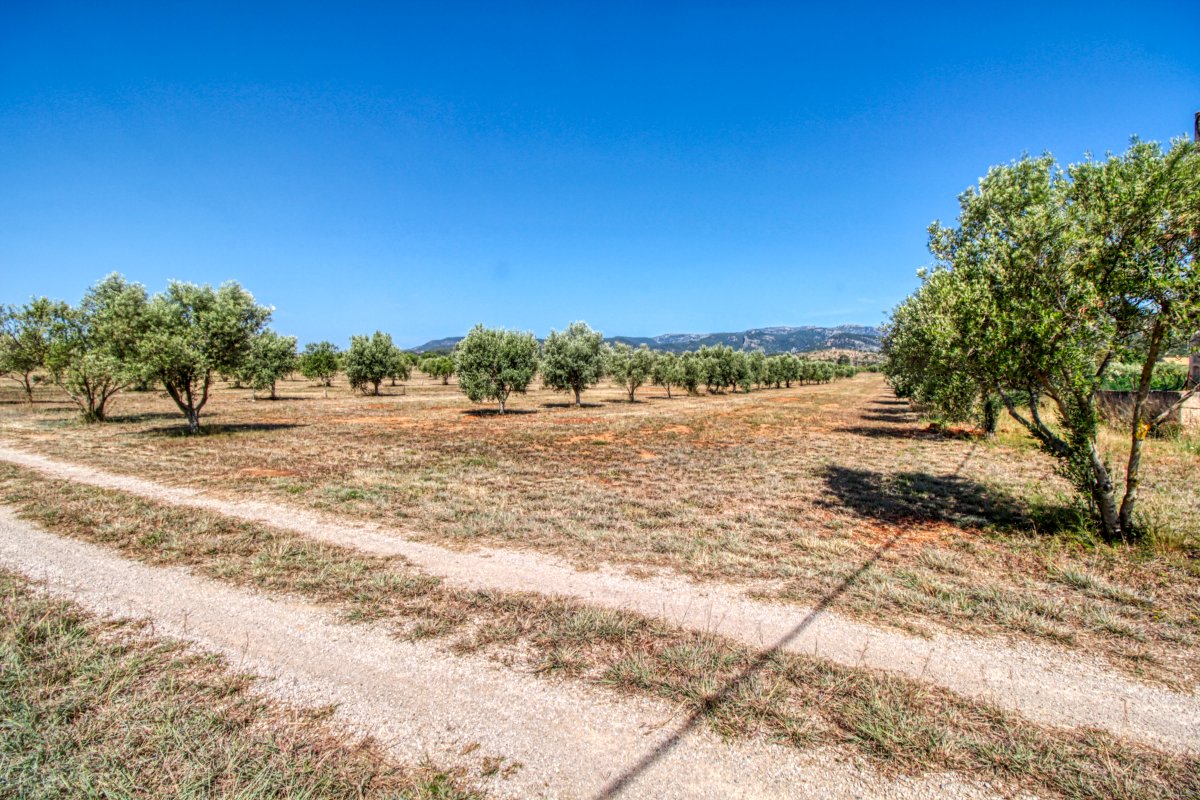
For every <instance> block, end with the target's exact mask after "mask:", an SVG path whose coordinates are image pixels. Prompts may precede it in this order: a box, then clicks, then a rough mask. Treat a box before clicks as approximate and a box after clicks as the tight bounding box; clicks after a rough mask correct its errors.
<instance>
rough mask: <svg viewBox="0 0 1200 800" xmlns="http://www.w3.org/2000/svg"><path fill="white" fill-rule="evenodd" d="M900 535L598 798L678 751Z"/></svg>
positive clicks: (614, 792) (615, 792) (608, 795)
mask: <svg viewBox="0 0 1200 800" xmlns="http://www.w3.org/2000/svg"><path fill="white" fill-rule="evenodd" d="M899 538H900V534H899V533H895V534H892V537H891V538H890V539H888V540H887V541H886V542H884V543H883V544H882V545H880V546H879V547H878V548H877V549H876V550H875V552H874V553H872V555H871V557H870V558H868V559H867V560H866V561H864V562H863V563H862V564H860V565H859V567H858V569H856V570H854V572H853V573H851V574H850V575H849V576H847V578H846V579H845V580H844V581H842V582H841V583H840V584H838V586H837V588H836V589H834V590H833V591H832V592H830V593H829V594H827V595H825V596H824V597H823V598H821V602H819V603H817V605H815V606H814V607H813V608H812V609H811V610H809V612H808V613H807V614H805V615H804V618H803V619H801V620H800V621H799V622H798V623H796V626H795V627H793V628H792V629H791V630H790V631H788V632H787V634H785V635H784V636H783V637H781V638H780V639H779V641H777V642H776V643H775V644H774V645H773V646H772V647H771V648H770V649H769V650H764V651H763V652H762V653H760V654H759V655H758V656H757V657H756V658H755V659H754V661H753V662H751V664H750V666H748V667H747V668H746V669H745V670H744V671H743V672H742V674H741V675H739V676H738V677H737V678H735V679H734V680H732V681H730V682H729V683H727V684H725V686H724V687H723V688H722V689H721V691H719V692H717V693H716V694H713V695H709V696H708V697H706V698H705V699H704V702H703V703H701V704H700V705H699V706H698V707H697V708H696V709H695V710H694V711H692V713H691V714H689V715H688V717H687V719H686V720H684V722H683V724H682V725H680V726H679V727H678V728H677V729H676V730H675V732H674V733H672V734H671V735H670V736H669V737H668V738H667V739H665V740H663V741H662V742H660V743H659V744H658V745H657V746H656V747H655V748H654V749H653V750H651V751H650V752H649V753H647V754H646V755H644V756H642V758H641V759H640V760H638V762H637V763H636V764H634V765H633V766H631V767H630V768H629V769H627V770H625V772H623V773H621V774H620V775H618V776H617V777H616V778H614V779H613V780H612V781H611V782H610V783H609V784H608V785H607V786H605V787H604V788H603V789H601V790H600V792H599V794H597V795H596V800H607V798H612V797H616V796H618V795H619V794H621V793H622V792H623V791H625V790H626V789H628V788H629V787H630V786H632V785H633V783H634V782H635V781H636V780H637V779H638V778H639V777H640V776H641V775H643V774H644V773H645V772H646V771H647V770H649V769H650V768H651V767H653V766H654V765H655V764H656V763H657V762H658V761H659V760H661V759H662V758H663V757H664V756H666V755H667V754H668V753H670V752H671V751H672V750H674V749H675V748H676V747H677V746H678V745H679V743H680V742H681V741H683V739H684V737H686V736H687V735H688V734H689V733H691V732H692V731H693V730H695V729H696V728H697V727H699V725H700V724H701V723H702V722H703V721H704V719H705V717H707V716H708V715H709V714H711V713H712V712H713V710H715V709H717V708H719V707H720V706H721V704H722V703H724V702H725V701H726V700H728V699H729V698H730V697H732V696H733V695H735V694H736V693H737V691H738V690H739V689H740V688H741V687H742V686H744V685H746V683H748V682H749V681H750V680H752V679H753V678H754V676H755V675H756V674H757V673H759V672H761V671H762V669H763V668H764V667H765V666H766V665H767V663H768V662H770V661H771V659H772V658H774V657H775V654H776V653H780V652H782V651H783V650H784V649H785V648H786V647H787V646H788V645H789V644H791V643H792V642H793V641H794V640H795V639H796V637H798V636H799V635H800V634H802V633H804V631H805V629H807V628H808V627H809V626H810V625H812V623H813V621H814V620H816V618H817V617H818V616H820V615H821V614H822V613H823V612H824V611H826V610H828V609H829V608H830V606H832V605H833V604H834V603H836V602H837V600H838V598H840V597H841V596H842V595H844V594H845V593H846V592H847V591H848V590H849V589H850V587H851V586H852V585H854V583H855V582H856V581H857V580H858V579H859V578H861V577H862V575H863V573H865V572H866V571H867V570H869V569H870V568H871V567H872V566H874V564H875V563H876V562H878V561H879V559H881V558H883V556H884V555H885V554H886V553H887V552H888V551H889V550H891V549H892V548H893V547H894V546H895V545H896V542H897V541H898V540H899Z"/></svg>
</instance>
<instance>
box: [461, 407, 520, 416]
mask: <svg viewBox="0 0 1200 800" xmlns="http://www.w3.org/2000/svg"><path fill="white" fill-rule="evenodd" d="M462 413H463V416H467V417H517V416H523V415H525V414H536V413H538V411H537V409H536V408H509V409H505V411H504V413H503V414H501V413H500V409H498V408H468V409H467V410H466V411H464V412H462Z"/></svg>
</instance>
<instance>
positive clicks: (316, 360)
mask: <svg viewBox="0 0 1200 800" xmlns="http://www.w3.org/2000/svg"><path fill="white" fill-rule="evenodd" d="M296 363H297V367H298V368H299V370H300V374H301V375H303V376H304V377H306V378H308V379H309V380H310V381H320V383H321V386H322V387H324V389H325V390H326V391H325V396H326V397H328V396H329V391H328V390H329V387H330V385H332V384H333V379H334V378H335V377H336V376H337V374H338V372H339V371H340V370H341V368H342V353H341V350H339V349H338V346H337V345H336V344H334V343H333V342H309V343H308V344H306V345H304V352H303V353H301V354H300V357H299V359H297V362H296Z"/></svg>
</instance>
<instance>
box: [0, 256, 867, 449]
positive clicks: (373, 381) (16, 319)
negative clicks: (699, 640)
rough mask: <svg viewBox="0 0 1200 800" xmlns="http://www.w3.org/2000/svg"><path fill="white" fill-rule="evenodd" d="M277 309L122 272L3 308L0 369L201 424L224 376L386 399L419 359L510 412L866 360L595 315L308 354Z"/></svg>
mask: <svg viewBox="0 0 1200 800" xmlns="http://www.w3.org/2000/svg"><path fill="white" fill-rule="evenodd" d="M271 311H272V310H271V309H269V308H266V307H264V306H261V305H259V304H258V303H256V302H255V300H254V298H253V296H251V295H250V293H249V292H247V291H246V290H245V289H243V288H242V287H241V286H239V285H238V284H237V283H234V282H230V283H226V284H223V285H222V286H220V287H219V288H216V289H214V288H213V287H211V286H197V285H195V284H190V283H183V282H177V281H176V282H172V283H170V284H169V285H168V287H167V289H166V290H165V291H164V292H161V293H159V294H156V295H154V296H150V295H149V294H148V293H147V291H146V289H145V287H143V286H142V285H140V284H137V283H130V282H128V281H126V280H125V279H124V278H123V277H121V276H120V275H117V274H113V275H109V276H108V277H107V278H104V279H103V280H101V281H100V282H99V283H97V284H95V285H94V286H92V287H91V288H90V289H89V290H88V291H87V293H86V294H85V295H84V297H83V300H82V301H81V302H80V303H79V305H78V306H71V305H69V304H67V303H63V302H55V301H51V300H49V299H47V298H37V299H34V300H32V301H30V302H29V303H27V304H26V305H24V306H21V307H19V308H14V307H5V308H0V373H2V374H5V375H8V376H9V377H11V378H13V379H14V380H16V381H17V382H18V383H19V384H20V385H21V387H22V388H23V390H24V392H25V394H26V397H27V399H28V400H29V402H31V403H32V401H33V390H34V385H35V383H36V381H37V380H38V379H39V378H41V377H42V376H45V375H48V376H49V379H50V380H51V381H52V382H53V383H54V384H56V385H57V386H59V387H60V388H61V389H62V390H63V391H64V392H65V393H66V394H67V396H68V397H70V398H71V400H73V401H74V402H75V403H76V404H78V405H79V407H80V409H81V411H82V412H83V417H84V418H85V419H86V420H88V421H102V420H103V419H104V418H105V416H106V414H107V411H108V404H109V402H110V400H111V399H112V397H113V396H114V395H116V394H117V393H118V392H120V391H121V390H122V389H125V388H128V387H141V388H149V387H150V386H152V385H157V386H161V387H162V388H163V389H164V390H165V391H166V393H167V394H168V395H170V397H171V398H172V400H173V401H174V402H175V404H176V405H177V406H178V407H179V409H180V411H181V412H182V413H183V415H184V417H185V418H186V420H187V425H188V429H189V430H190V431H191V432H198V431H199V430H200V414H201V412H202V410H203V409H204V407H205V405H206V404H207V403H208V399H209V395H210V391H211V388H212V385H213V383H214V381H215V380H216V379H217V378H219V377H221V378H225V379H228V380H231V381H233V382H234V383H235V385H239V386H248V387H249V388H250V389H251V391H252V393H253V394H252V397H254V396H256V394H257V393H258V392H261V391H269V392H270V397H271V398H272V399H274V398H275V397H276V384H277V382H278V381H279V380H281V379H282V378H284V377H286V376H287V375H289V374H291V373H292V372H294V371H296V370H299V371H300V372H301V374H303V375H304V376H305V377H307V378H309V379H312V380H316V381H319V382H320V383H321V384H322V385H323V386H324V387H326V394H328V387H329V386H330V385H331V384H332V382H333V379H334V378H335V377H336V376H337V375H338V374H339V373H344V374H345V375H346V378H347V380H348V381H349V383H350V386H351V389H352V390H353V391H361V392H363V393H364V394H368V393H369V394H376V395H377V394H379V388H380V385H381V384H382V383H383V381H384V380H386V379H388V378H390V379H391V380H392V382H393V384H395V382H396V381H405V380H408V379H409V377H410V375H411V370H412V368H413V366H414V365H418V364H419V367H420V368H421V369H422V370H423V371H424V372H425V373H426V374H428V375H430V376H432V377H435V378H441V379H442V382H443V383H448V381H449V378H450V376H452V375H455V374H457V375H458V376H459V386H460V388H461V389H462V391H463V392H465V393H466V394H467V396H468V397H470V398H471V399H472V400H474V401H476V402H479V401H484V400H494V401H497V402H498V403H499V405H500V410H501V412H503V411H504V408H505V404H506V402H507V400H508V397H509V395H510V394H511V393H512V392H514V391H515V392H524V391H525V390H526V388H527V387H528V386H529V384H530V382H531V381H532V380H533V379H534V377H535V376H536V375H537V373H538V372H539V370H540V372H541V374H542V379H543V381H544V383H545V385H546V386H547V387H549V388H551V389H554V390H557V391H564V392H571V393H573V394H574V397H575V403H576V405H578V404H579V403H580V396H581V394H582V393H583V391H584V390H586V389H587V388H589V387H591V386H594V385H595V384H596V383H597V382H599V381H600V380H601V379H603V378H605V377H611V378H612V379H613V380H614V381H615V382H616V383H617V384H619V385H620V386H621V387H623V388H624V389H625V391H626V392H627V393H628V395H629V399H630V401H633V400H635V399H636V393H637V391H638V389H639V388H641V387H642V386H643V385H645V384H646V383H651V382H652V383H654V384H656V385H659V386H663V387H665V388H666V390H667V395H668V397H669V396H670V394H671V389H672V388H681V389H684V390H686V391H687V392H689V393H696V392H697V391H698V389H699V387H700V386H705V387H706V388H707V389H708V391H709V392H723V391H725V390H726V389H729V390H734V391H736V390H737V389H738V388H741V389H743V390H744V391H750V390H751V388H753V387H754V386H760V387H763V386H772V385H773V386H781V385H786V386H789V387H790V386H791V384H792V383H793V382H796V381H798V382H826V381H829V380H832V379H833V378H835V377H844V376H848V375H853V374H854V371H855V370H854V367H851V366H846V365H834V364H830V363H827V362H819V361H808V360H805V359H802V358H799V357H797V356H795V355H790V354H784V355H776V356H770V357H768V356H766V355H764V354H763V353H744V352H742V351H739V350H734V349H733V348H730V347H725V346H719V347H702V348H701V349H700V350H698V351H695V352H690V353H683V354H675V353H659V352H655V351H651V350H649V349H647V348H646V347H645V346H644V345H643V346H642V347H638V348H632V347H630V346H628V345H626V344H617V345H616V346H609V345H606V344H605V343H604V337H603V336H602V335H601V334H600V333H599V332H597V331H593V330H592V329H591V328H589V327H588V326H587V324H586V323H582V322H577V323H574V324H572V325H570V326H569V327H568V328H567V329H566V330H565V331H562V332H558V331H552V332H551V333H550V336H549V337H548V338H547V340H546V342H545V344H544V346H543V345H541V344H539V343H538V341H537V340H536V339H535V338H534V337H533V334H525V333H516V332H513V331H504V330H489V329H485V328H483V327H482V326H477V327H476V328H475V329H474V330H472V331H471V333H470V334H469V335H468V336H467V337H466V338H465V339H464V340H463V341H462V342H460V343H459V345H458V347H456V348H455V351H454V354H453V356H451V357H447V356H429V357H426V358H424V359H422V360H420V361H418V357H417V356H416V355H415V354H413V353H409V352H405V351H403V350H401V349H400V348H399V347H397V346H396V345H395V344H394V342H393V341H392V337H391V336H390V335H388V334H386V333H383V332H381V331H376V332H375V333H374V334H372V335H371V336H353V337H351V340H350V347H349V349H348V350H346V351H345V352H343V351H341V350H339V349H338V347H337V345H335V344H333V343H331V342H316V343H311V344H309V345H307V346H306V347H305V348H304V351H303V352H302V353H297V351H296V338H295V337H293V336H282V335H280V334H278V333H276V332H275V331H272V330H271V329H270V328H268V327H267V323H268V322H269V321H270V318H271Z"/></svg>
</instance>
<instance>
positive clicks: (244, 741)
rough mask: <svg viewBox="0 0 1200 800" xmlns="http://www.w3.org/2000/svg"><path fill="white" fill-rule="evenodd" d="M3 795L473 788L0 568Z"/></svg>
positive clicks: (243, 796)
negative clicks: (392, 758) (396, 760)
mask: <svg viewBox="0 0 1200 800" xmlns="http://www.w3.org/2000/svg"><path fill="white" fill-rule="evenodd" d="M0 598H2V601H0V623H2V624H0V719H3V725H0V793H3V794H4V795H5V796H7V797H20V798H27V799H28V800H35V799H38V800H41V799H42V798H46V799H49V798H68V797H204V798H238V799H239V800H253V799H254V798H278V797H294V798H317V797H321V798H406V799H407V800H435V798H441V799H442V800H468V799H469V798H479V797H480V795H479V794H478V793H476V792H474V791H470V790H468V789H467V788H465V787H464V785H463V783H462V781H461V779H460V778H458V777H455V776H453V775H451V774H449V773H446V772H444V771H438V770H435V769H433V768H432V767H430V766H423V767H420V768H416V769H404V768H401V767H399V766H397V765H394V764H390V763H388V761H387V759H386V758H385V757H384V756H383V754H382V753H381V751H380V750H379V748H378V747H377V746H376V745H375V744H373V743H372V742H370V741H360V742H350V741H348V740H347V739H346V738H345V736H344V735H343V734H341V733H340V732H338V731H335V730H333V729H332V728H331V727H330V725H329V724H328V721H327V719H326V716H327V713H328V709H325V710H319V711H297V710H295V709H291V708H288V707H285V706H283V705H281V704H278V703H274V702H272V701H270V700H267V699H265V698H263V697H262V696H260V695H258V694H256V693H255V692H253V691H251V689H250V686H251V679H250V678H249V677H247V676H244V675H239V674H236V673H233V672H231V671H229V670H228V668H227V666H226V664H225V663H224V661H223V660H222V659H220V658H218V657H216V656H204V655H198V654H196V653H194V652H190V651H188V650H187V649H186V648H184V647H183V646H182V645H179V644H176V643H172V642H168V641H165V640H161V639H156V638H154V637H152V636H150V635H148V634H147V633H146V631H145V630H143V629H141V628H139V626H138V625H137V624H135V623H131V622H127V621H126V622H114V621H109V620H103V619H99V618H97V617H94V616H91V615H89V614H86V613H84V612H83V611H82V610H81V609H80V608H79V607H78V606H76V605H73V604H71V603H67V602H63V601H57V600H52V599H49V598H47V597H46V596H45V595H44V594H43V593H40V592H35V591H33V590H32V589H31V588H30V587H29V585H28V583H27V581H26V580H25V579H24V578H21V577H19V576H17V575H15V574H13V573H11V572H7V571H0Z"/></svg>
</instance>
